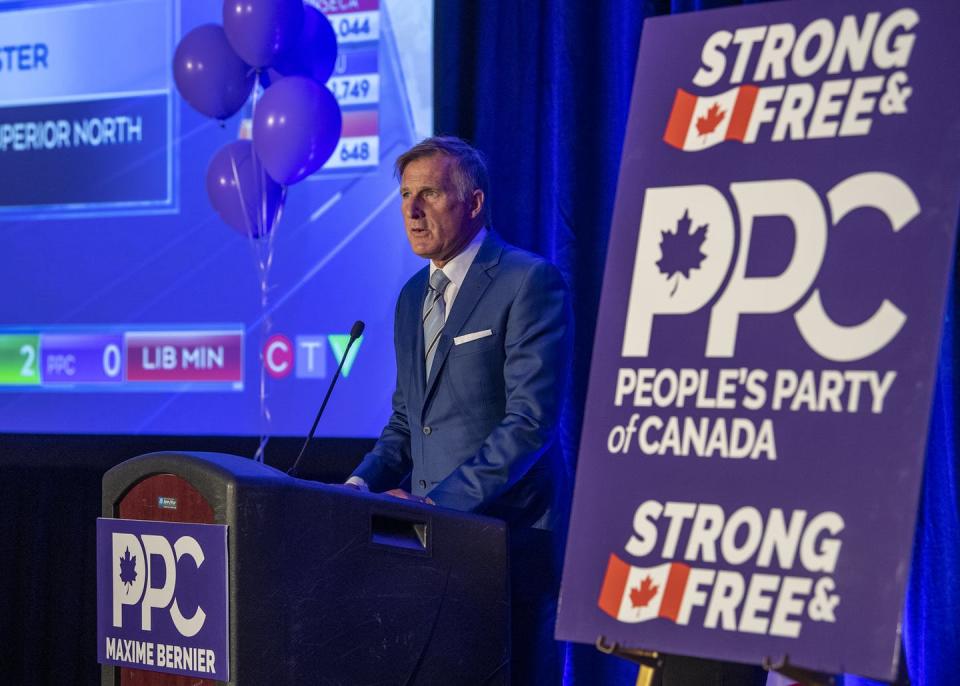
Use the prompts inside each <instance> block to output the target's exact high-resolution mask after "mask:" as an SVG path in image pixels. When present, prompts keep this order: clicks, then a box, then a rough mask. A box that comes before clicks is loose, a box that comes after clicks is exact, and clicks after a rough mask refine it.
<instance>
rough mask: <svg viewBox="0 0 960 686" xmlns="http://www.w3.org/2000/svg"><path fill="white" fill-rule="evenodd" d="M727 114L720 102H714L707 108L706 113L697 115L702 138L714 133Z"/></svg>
mask: <svg viewBox="0 0 960 686" xmlns="http://www.w3.org/2000/svg"><path fill="white" fill-rule="evenodd" d="M726 116H727V111H726V110H721V109H720V105H719V104H718V103H713V105H711V106H710V109H709V110H707V113H706V115H704V116H702V117H697V133H699V134H700V137H701V138H703V137H706V136H707V134H710V133H713V132H714V131H715V130H716V128H717V127H718V126H719V125H720V122H722V121H723V118H724V117H726Z"/></svg>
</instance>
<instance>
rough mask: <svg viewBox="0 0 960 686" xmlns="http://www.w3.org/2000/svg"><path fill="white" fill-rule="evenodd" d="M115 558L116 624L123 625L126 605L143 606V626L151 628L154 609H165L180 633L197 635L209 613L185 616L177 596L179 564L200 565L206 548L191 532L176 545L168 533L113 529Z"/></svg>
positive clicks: (201, 609)
mask: <svg viewBox="0 0 960 686" xmlns="http://www.w3.org/2000/svg"><path fill="white" fill-rule="evenodd" d="M111 557H112V560H113V572H112V575H111V576H112V579H113V626H114V627H116V628H118V629H119V628H123V606H124V605H139V606H140V628H141V629H142V630H143V631H150V630H151V628H152V626H153V612H154V610H166V611H167V612H168V613H169V615H170V619H171V620H172V621H173V625H174V627H175V628H176V630H177V631H178V632H179V633H180V635H181V636H187V637H190V636H196V635H197V633H199V631H200V630H201V629H202V628H203V623H204V622H205V621H206V618H207V615H206V613H205V612H204V610H203V608H202V607H200V606H197V609H196V611H195V612H194V613H193V614H192V615H191V616H190V617H185V616H184V614H183V612H182V611H181V610H180V606H179V604H178V603H177V599H176V598H175V597H174V594H175V592H176V586H177V564H178V563H181V561H182V560H184V558H190V561H189V562H184V564H193V565H194V566H195V567H196V568H198V569H199V568H200V566H201V565H202V564H203V560H204V554H203V548H201V547H200V544H199V543H198V542H197V539H195V538H193V537H192V536H180V537H179V538H178V539H177V540H176V542H174V544H173V545H170V542H169V541H168V540H167V538H166V537H165V536H159V535H155V534H140V535H139V536H136V535H134V534H130V533H120V532H114V533H113V534H112V535H111Z"/></svg>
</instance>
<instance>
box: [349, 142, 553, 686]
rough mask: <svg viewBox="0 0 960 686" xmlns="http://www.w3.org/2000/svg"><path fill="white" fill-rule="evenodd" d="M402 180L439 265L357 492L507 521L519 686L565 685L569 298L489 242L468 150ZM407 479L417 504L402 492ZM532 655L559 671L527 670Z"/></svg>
mask: <svg viewBox="0 0 960 686" xmlns="http://www.w3.org/2000/svg"><path fill="white" fill-rule="evenodd" d="M396 168H397V174H398V177H399V178H400V194H401V198H402V211H403V218H404V225H405V228H406V232H407V238H408V239H409V241H410V245H411V247H412V248H413V251H414V252H415V253H416V254H417V255H420V256H421V257H425V258H428V259H429V260H430V264H429V265H428V266H427V267H424V269H422V270H421V271H419V272H417V273H416V274H415V275H414V276H413V278H411V279H410V280H409V281H408V282H407V284H406V285H405V286H404V287H403V290H402V291H401V292H400V297H399V300H398V301H397V309H396V317H395V327H394V344H395V348H396V354H397V383H396V390H395V391H394V394H393V412H392V414H391V416H390V420H389V422H388V423H387V426H386V427H385V428H384V430H383V433H382V434H381V435H380V439H379V440H378V441H377V443H376V445H375V446H374V448H373V450H372V451H371V452H370V453H368V454H367V455H366V456H365V457H364V459H363V462H362V463H361V464H360V466H359V467H357V469H356V470H355V471H354V473H353V475H352V476H351V477H350V479H349V480H348V483H350V484H353V485H355V486H357V487H359V488H369V489H370V490H373V491H387V492H389V493H391V494H393V495H396V496H398V497H402V498H408V499H414V500H421V501H423V502H426V503H431V504H436V505H440V506H443V507H449V508H452V509H456V510H462V511H465V512H476V513H480V514H485V515H490V516H494V517H499V518H501V519H504V520H506V521H507V523H508V524H510V527H511V569H512V573H511V581H512V596H513V605H514V608H513V634H514V636H513V644H514V656H513V660H514V669H513V674H514V683H522V684H533V683H559V681H558V673H557V671H556V670H557V665H556V660H551V659H550V658H551V655H550V654H551V653H555V652H556V649H557V646H556V644H555V642H554V641H553V640H552V631H553V625H552V621H551V619H552V616H553V613H554V612H555V601H556V589H557V587H558V585H559V562H558V557H557V548H558V546H557V545H556V544H557V542H558V541H557V538H558V537H560V536H562V534H563V530H564V524H565V515H566V510H567V503H566V501H567V494H568V493H567V479H566V470H565V467H564V463H563V460H562V456H561V453H560V447H559V445H558V442H557V424H558V420H559V416H560V410H561V404H562V402H563V397H564V388H565V379H566V375H567V372H568V369H569V354H570V338H571V325H570V317H569V298H568V295H567V290H566V287H565V285H564V282H563V279H562V278H561V276H560V274H559V272H558V271H557V269H556V268H555V267H554V266H553V265H551V264H550V263H549V262H547V261H545V260H543V259H541V258H539V257H536V256H534V255H532V254H530V253H527V252H525V251H522V250H519V249H517V248H514V247H512V246H510V245H507V244H506V243H504V242H503V241H502V240H501V239H500V238H499V237H498V236H496V235H495V234H494V233H492V232H491V231H490V229H489V202H488V195H489V183H488V178H487V171H486V167H485V165H484V163H483V160H482V158H481V157H480V155H479V154H478V153H477V151H476V150H474V149H473V148H471V147H470V146H469V145H467V144H466V143H464V142H463V141H461V140H459V139H457V138H452V137H435V138H429V139H427V140H425V141H423V142H421V143H419V144H418V145H416V146H414V147H413V148H411V149H410V150H409V151H407V152H406V153H404V154H403V155H401V156H400V157H399V158H398V159H397V165H396ZM407 477H409V478H410V491H409V492H407V491H405V490H401V489H400V488H399V486H400V485H401V484H402V483H404V482H405V480H406V478H407ZM550 532H555V535H551V533H550ZM531 633H533V634H535V635H531ZM537 653H541V654H544V653H546V655H540V656H539V657H537V659H538V660H544V659H546V660H549V661H550V664H547V663H546V662H543V663H541V664H539V665H536V666H534V664H533V663H532V662H529V659H530V658H531V655H536V654H537Z"/></svg>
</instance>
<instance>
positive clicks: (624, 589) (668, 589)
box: [597, 554, 690, 624]
mask: <svg viewBox="0 0 960 686" xmlns="http://www.w3.org/2000/svg"><path fill="white" fill-rule="evenodd" d="M689 576H690V566H689V565H685V564H683V563H681V562H668V563H666V564H662V565H658V566H656V567H634V566H632V565H629V564H627V563H626V562H624V561H623V560H621V559H620V558H619V557H617V556H616V555H613V554H611V555H610V561H609V562H608V563H607V573H606V575H605V576H604V578H603V587H602V588H601V589H600V598H599V600H597V605H599V606H600V609H601V610H603V611H604V612H606V613H607V614H608V615H610V616H611V617H613V618H614V619H616V620H617V621H620V622H629V623H631V624H635V623H637V622H645V621H647V620H648V619H656V618H657V617H663V618H665V619H669V620H670V621H673V622H675V621H677V614H678V613H679V612H680V601H681V600H683V592H684V590H685V589H686V587H687V578H688V577H689Z"/></svg>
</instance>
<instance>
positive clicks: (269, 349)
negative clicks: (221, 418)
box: [261, 334, 363, 379]
mask: <svg viewBox="0 0 960 686" xmlns="http://www.w3.org/2000/svg"><path fill="white" fill-rule="evenodd" d="M349 340H350V334H327V335H323V334H316V335H303V336H297V337H296V338H295V339H294V340H293V341H291V340H290V339H289V338H288V337H287V336H284V335H283V334H274V335H273V336H270V338H268V339H267V342H266V343H265V344H264V346H263V351H262V357H261V359H262V360H263V365H264V367H266V370H267V373H268V374H269V375H270V376H272V377H273V378H275V379H282V378H284V377H287V376H289V375H290V374H291V373H294V372H295V375H296V378H298V379H322V378H324V377H326V376H327V350H328V349H329V351H330V354H331V355H332V356H333V369H336V368H337V365H338V364H339V363H340V358H341V357H342V356H343V351H344V349H345V348H346V347H347V342H348V341H349ZM361 343H363V336H360V337H359V338H358V339H357V340H356V341H355V342H354V344H353V347H352V348H350V354H349V355H347V359H346V360H345V361H344V363H343V371H342V372H341V373H342V374H343V375H344V376H349V375H350V370H351V369H352V368H353V362H354V360H355V359H356V357H357V351H358V350H360V344H361Z"/></svg>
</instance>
